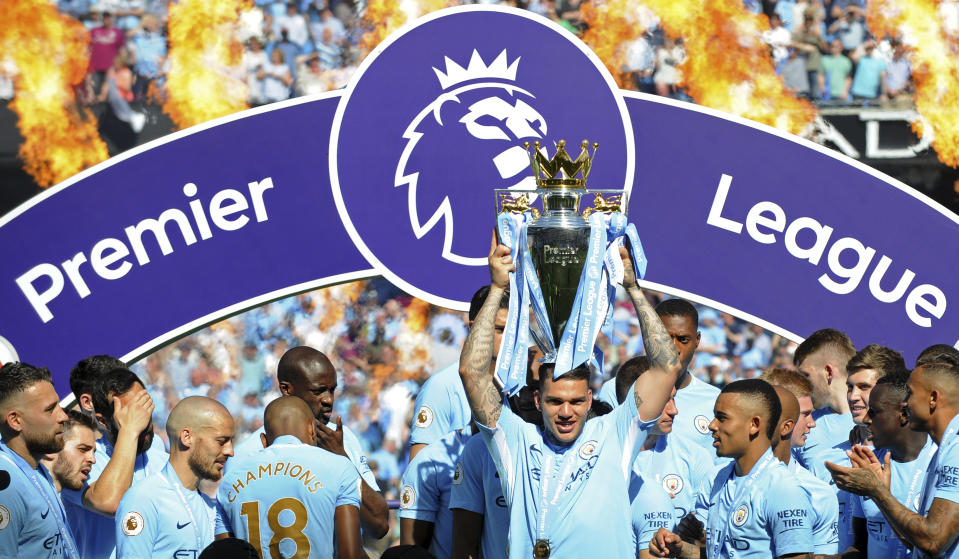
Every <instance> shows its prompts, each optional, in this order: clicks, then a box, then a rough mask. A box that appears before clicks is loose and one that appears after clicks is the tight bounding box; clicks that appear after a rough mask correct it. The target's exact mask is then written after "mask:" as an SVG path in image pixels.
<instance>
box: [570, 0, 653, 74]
mask: <svg viewBox="0 0 959 559" xmlns="http://www.w3.org/2000/svg"><path fill="white" fill-rule="evenodd" d="M637 8H638V6H637V4H636V2H635V0H610V1H609V2H602V3H594V2H585V3H583V4H582V6H581V7H580V14H582V17H583V21H585V22H586V23H587V24H588V25H589V28H588V29H587V30H586V32H585V33H584V34H583V42H584V43H586V44H587V45H589V47H590V48H591V49H593V52H595V53H596V56H598V57H599V59H600V60H602V61H603V64H605V65H606V68H607V69H609V72H610V73H611V74H612V75H613V78H615V79H616V83H617V84H618V85H619V86H620V87H628V85H627V84H626V81H625V78H626V73H625V72H623V70H622V68H623V65H624V64H625V63H626V56H627V49H628V46H629V42H630V41H633V40H635V39H636V38H637V37H639V36H640V35H642V34H643V33H645V32H646V28H645V26H644V25H643V24H642V22H641V21H639V18H638V15H637Z"/></svg>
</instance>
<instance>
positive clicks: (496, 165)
mask: <svg viewBox="0 0 959 559" xmlns="http://www.w3.org/2000/svg"><path fill="white" fill-rule="evenodd" d="M519 62H520V61H519V58H518V57H517V58H515V59H514V60H510V59H509V57H508V54H507V52H506V51H505V50H503V51H502V52H500V53H499V55H498V56H497V57H496V58H495V59H494V60H493V61H492V62H491V63H490V64H488V65H487V64H486V63H485V62H484V61H483V58H482V56H480V54H479V52H477V51H476V50H474V51H473V54H472V57H471V58H470V61H469V64H468V65H467V66H466V67H465V68H464V67H463V66H461V65H459V64H457V63H456V62H455V61H453V60H451V59H450V58H449V57H445V69H444V70H441V69H439V68H436V67H433V71H434V72H436V77H437V79H438V80H439V83H440V85H441V86H442V88H443V92H442V93H441V94H440V95H439V96H438V97H437V98H436V99H434V100H432V101H431V102H430V103H429V104H428V105H427V106H426V107H425V108H424V109H423V110H421V111H420V112H419V113H418V114H417V115H416V117H415V118H414V119H413V121H412V122H411V123H410V126H409V127H408V128H407V130H406V132H405V133H404V134H403V138H404V139H405V140H406V141H407V143H406V146H405V148H404V149H403V153H402V156H401V157H400V160H399V163H398V165H397V169H396V183H395V186H397V187H400V186H405V187H406V188H407V189H408V196H409V202H408V204H409V215H410V225H411V226H412V227H413V231H414V233H415V234H416V237H417V238H420V237H422V236H423V235H425V234H426V233H428V232H429V231H430V230H431V229H432V228H433V227H435V226H436V225H437V224H438V223H439V222H440V221H443V222H444V224H445V226H446V230H445V233H444V234H445V236H446V238H445V241H444V244H443V258H445V259H447V260H450V261H452V262H458V263H461V264H467V265H473V264H475V262H474V261H475V260H477V258H478V259H479V260H480V261H485V260H484V259H483V258H482V256H480V257H477V256H476V255H475V254H469V252H468V249H466V248H465V247H460V246H458V245H457V243H456V240H457V239H456V238H455V237H454V236H453V228H452V224H453V223H454V216H455V214H456V213H457V208H456V205H457V202H456V201H455V199H453V198H451V197H450V196H449V194H450V192H449V186H450V185H449V181H450V177H449V176H445V175H442V174H438V173H435V172H431V171H432V169H430V168H429V167H426V168H423V167H422V166H421V165H414V164H411V157H412V156H414V154H416V152H417V150H419V151H421V152H425V153H428V154H429V155H428V157H425V158H419V159H418V161H419V162H420V163H423V162H424V159H427V160H431V159H436V158H439V159H441V160H456V159H459V158H462V157H463V154H470V156H471V157H475V158H476V159H477V160H479V161H483V162H485V163H488V165H486V166H485V167H484V166H474V167H473V174H474V177H475V176H476V175H477V174H479V177H476V178H479V179H480V180H481V181H482V182H483V183H485V184H488V185H490V187H492V188H511V187H513V188H517V187H523V188H534V187H535V180H534V179H533V177H532V175H531V174H530V173H529V156H528V155H527V153H526V150H525V149H523V148H522V147H521V144H522V143H523V142H524V141H528V142H530V143H532V142H534V141H536V140H542V139H543V138H544V137H545V136H546V133H547V124H546V119H545V118H544V117H543V115H542V114H540V112H539V111H537V110H536V109H535V108H534V106H535V104H536V97H535V95H533V94H532V93H531V92H530V91H527V90H526V89H524V88H522V87H519V85H517V83H516V72H517V69H518V66H519ZM459 211H462V208H459Z"/></svg>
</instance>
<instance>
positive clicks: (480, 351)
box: [460, 238, 515, 429]
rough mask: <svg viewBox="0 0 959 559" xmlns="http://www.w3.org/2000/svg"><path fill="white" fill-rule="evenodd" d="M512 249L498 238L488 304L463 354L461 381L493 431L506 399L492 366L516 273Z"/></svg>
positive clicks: (476, 415) (478, 414)
mask: <svg viewBox="0 0 959 559" xmlns="http://www.w3.org/2000/svg"><path fill="white" fill-rule="evenodd" d="M509 252H510V251H509V248H508V247H506V246H504V245H497V244H496V240H495V238H494V239H493V246H492V247H491V248H490V253H489V269H490V280H491V281H490V290H489V295H487V296H486V302H484V303H483V307H482V308H481V309H480V311H479V314H477V315H476V320H474V321H473V325H472V326H471V327H470V333H469V335H468V336H467V337H466V343H464V344H463V352H462V354H460V378H461V379H463V388H465V389H466V399H467V400H469V404H470V409H471V410H473V418H474V419H476V421H479V422H480V423H481V424H483V425H485V426H486V427H489V428H491V429H492V428H494V427H496V421H497V420H498V419H499V414H500V411H501V410H502V408H503V396H502V394H500V391H499V390H498V389H497V388H496V385H495V384H494V383H493V374H492V373H491V372H490V364H492V362H493V353H494V352H495V351H496V349H497V348H495V347H493V340H494V335H495V333H496V313H497V312H498V311H499V308H500V301H501V300H502V299H503V295H504V294H505V293H506V288H507V287H508V286H509V272H510V271H512V270H514V269H515V266H514V265H513V257H512V256H510V255H509Z"/></svg>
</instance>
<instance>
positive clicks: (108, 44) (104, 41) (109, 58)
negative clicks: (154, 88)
mask: <svg viewBox="0 0 959 559" xmlns="http://www.w3.org/2000/svg"><path fill="white" fill-rule="evenodd" d="M101 17H102V23H101V25H100V27H96V28H94V29H92V30H90V70H89V72H90V73H92V74H93V90H94V91H97V92H99V91H100V87H101V86H102V85H103V82H104V80H105V79H106V76H107V71H108V70H110V67H111V66H113V61H114V60H115V59H116V57H117V54H119V53H120V49H121V48H123V44H124V43H125V42H126V39H125V37H124V35H123V31H121V30H120V29H118V28H117V27H115V26H114V23H115V19H114V17H113V13H112V12H109V11H105V12H102V15H101Z"/></svg>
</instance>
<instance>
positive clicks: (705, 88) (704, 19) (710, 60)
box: [644, 0, 815, 134]
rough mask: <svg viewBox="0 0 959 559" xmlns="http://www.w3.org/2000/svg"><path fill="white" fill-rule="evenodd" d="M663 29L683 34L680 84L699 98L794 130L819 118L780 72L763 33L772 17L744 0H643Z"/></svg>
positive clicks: (679, 34) (761, 120)
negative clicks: (752, 8) (788, 86)
mask: <svg viewBox="0 0 959 559" xmlns="http://www.w3.org/2000/svg"><path fill="white" fill-rule="evenodd" d="M644 3H645V4H646V5H647V6H649V7H650V8H651V9H652V10H653V11H654V12H656V14H657V15H658V16H659V17H660V18H662V26H663V29H664V30H665V31H666V33H668V34H669V35H670V36H672V37H683V40H684V44H685V48H686V62H684V63H683V64H682V65H681V66H680V68H681V70H682V81H681V83H680V85H681V86H683V87H685V88H686V90H687V91H688V93H689V94H690V95H691V96H692V97H693V99H695V100H696V102H697V103H699V104H701V105H705V106H707V107H712V108H714V109H719V110H721V111H726V112H729V113H733V114H735V115H739V116H743V117H745V118H749V119H752V120H755V121H757V122H762V123H764V124H768V125H770V126H775V127H776V128H779V129H782V130H787V131H789V132H792V133H793V134H798V133H800V132H801V131H802V130H803V129H804V128H805V127H806V126H807V125H809V124H810V123H811V122H812V121H813V119H814V118H815V109H814V108H813V106H812V104H810V103H809V102H807V101H804V100H801V99H797V98H796V97H795V96H794V95H793V94H792V93H791V92H790V91H789V90H787V89H786V87H785V86H784V85H783V82H782V80H781V79H780V78H779V76H777V75H776V71H775V69H774V68H773V63H772V60H771V59H770V56H769V51H768V49H767V48H766V45H765V44H764V43H763V40H762V33H763V31H766V30H767V29H769V21H768V20H767V19H766V18H765V17H764V16H761V15H757V14H753V13H751V12H749V11H748V10H747V9H746V8H745V7H744V6H743V4H742V2H717V1H715V0H687V1H685V2H676V1H675V0H644Z"/></svg>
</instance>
